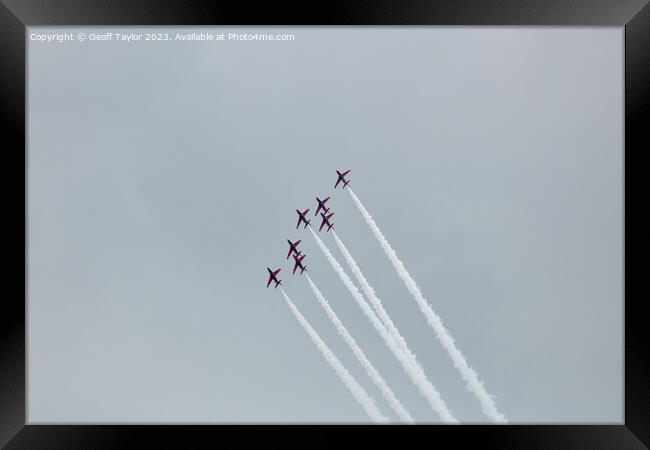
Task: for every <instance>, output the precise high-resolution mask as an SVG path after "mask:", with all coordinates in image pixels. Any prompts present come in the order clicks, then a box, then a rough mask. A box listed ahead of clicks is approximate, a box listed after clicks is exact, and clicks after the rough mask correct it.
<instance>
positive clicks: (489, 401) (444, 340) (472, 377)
mask: <svg viewBox="0 0 650 450" xmlns="http://www.w3.org/2000/svg"><path fill="white" fill-rule="evenodd" d="M348 192H349V193H350V196H351V197H352V200H353V201H354V203H355V205H356V206H357V208H358V209H359V211H360V212H361V215H362V216H363V218H364V219H365V220H366V222H367V223H368V225H369V226H370V229H371V230H372V232H373V234H374V235H375V237H376V238H377V240H378V241H379V243H380V244H381V246H382V248H383V249H384V252H385V253H386V255H387V256H388V259H389V260H390V262H391V263H392V264H393V267H394V268H395V271H396V272H397V274H398V275H399V277H400V278H401V279H402V281H403V282H404V284H405V285H406V288H407V289H408V291H409V292H410V293H411V295H412V296H413V298H414V299H415V301H416V302H417V304H418V306H419V308H420V311H422V314H424V316H425V318H426V320H427V322H428V324H429V326H431V328H433V330H434V332H435V334H436V337H437V338H438V340H439V341H440V343H441V344H442V346H443V347H444V349H445V350H446V351H447V353H448V354H449V356H450V358H451V360H452V362H453V363H454V366H455V367H456V369H458V371H459V372H460V375H461V377H462V378H463V380H464V381H465V383H467V389H468V390H469V391H470V392H471V393H472V394H474V396H475V397H476V398H477V399H478V401H479V402H480V404H481V409H482V410H483V413H484V414H485V415H486V416H487V417H488V418H489V419H490V420H492V421H493V422H496V423H507V419H506V417H505V416H504V415H503V414H501V413H500V412H499V411H498V410H497V407H496V404H495V403H494V399H493V398H492V396H491V395H490V394H488V392H487V391H486V389H485V387H484V386H483V383H482V382H481V381H480V380H479V378H478V375H477V374H476V372H475V371H474V369H472V368H471V367H470V366H469V364H468V363H467V360H466V359H465V356H463V354H462V353H461V352H460V350H459V349H458V347H456V343H455V342H454V339H453V337H452V336H451V335H450V334H449V331H447V329H446V328H445V326H444V324H443V323H442V319H441V318H440V316H438V314H436V313H435V311H433V308H432V307H431V305H429V303H428V302H427V300H426V299H425V298H424V296H423V295H422V292H421V291H420V288H419V287H418V285H417V284H416V283H415V280H413V278H412V277H411V275H410V274H409V273H408V271H407V270H406V267H404V263H402V261H400V259H399V258H398V257H397V253H396V252H395V250H393V248H392V247H391V246H390V244H389V243H388V241H387V240H386V238H385V237H384V235H383V234H382V232H381V230H380V229H379V227H378V226H377V224H376V223H375V221H374V220H373V218H372V216H371V215H370V213H368V211H367V210H366V208H364V206H363V205H362V204H361V201H360V200H359V197H357V196H356V195H355V194H354V192H353V191H352V189H348Z"/></svg>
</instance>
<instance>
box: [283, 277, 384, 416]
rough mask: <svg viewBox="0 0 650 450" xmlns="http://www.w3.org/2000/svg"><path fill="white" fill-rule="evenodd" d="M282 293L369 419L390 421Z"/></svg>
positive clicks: (285, 294)
mask: <svg viewBox="0 0 650 450" xmlns="http://www.w3.org/2000/svg"><path fill="white" fill-rule="evenodd" d="M280 291H281V292H282V295H283V296H284V299H285V301H286V302H287V305H289V308H290V309H291V311H292V312H293V314H294V316H296V319H298V322H300V325H302V327H303V328H304V329H305V331H306V332H307V334H308V335H309V337H310V338H311V340H312V341H313V342H314V344H315V345H316V347H317V348H318V350H320V351H321V353H322V354H323V357H324V358H325V360H326V361H327V363H328V364H329V365H330V366H331V367H332V369H334V371H335V372H336V373H337V375H338V376H339V377H340V378H341V380H342V381H343V383H344V384H345V385H346V386H347V388H348V389H349V390H350V392H352V395H353V396H354V398H355V399H356V400H357V401H358V402H359V404H360V405H361V407H362V408H363V410H364V411H365V412H366V414H368V417H370V419H371V420H372V421H374V422H378V423H386V422H388V419H386V417H384V416H383V415H382V414H381V413H380V412H379V409H377V405H375V402H374V400H373V399H372V398H371V397H370V396H369V395H368V394H367V393H366V391H365V390H364V389H363V387H361V385H360V384H359V383H358V382H357V380H356V379H355V378H354V377H353V376H352V375H351V374H350V372H348V371H347V369H346V368H345V367H343V364H341V361H339V359H338V358H337V357H336V356H335V355H334V353H332V351H331V350H330V349H329V347H328V346H327V345H326V344H325V342H323V340H322V339H321V338H320V336H318V333H316V330H314V329H313V328H312V327H311V325H309V322H307V319H305V317H304V316H303V315H302V314H301V313H300V311H298V308H296V305H294V304H293V302H292V301H291V300H290V299H289V296H288V295H287V293H286V292H284V289H282V288H280Z"/></svg>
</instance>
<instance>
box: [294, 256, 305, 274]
mask: <svg viewBox="0 0 650 450" xmlns="http://www.w3.org/2000/svg"><path fill="white" fill-rule="evenodd" d="M303 259H305V255H302V256H301V257H300V258H298V257H297V256H296V255H293V260H294V261H295V262H296V263H295V264H294V266H293V274H294V275H295V274H296V269H297V268H298V267H300V275H302V273H303V272H304V271H305V270H307V266H303V265H302V260H303Z"/></svg>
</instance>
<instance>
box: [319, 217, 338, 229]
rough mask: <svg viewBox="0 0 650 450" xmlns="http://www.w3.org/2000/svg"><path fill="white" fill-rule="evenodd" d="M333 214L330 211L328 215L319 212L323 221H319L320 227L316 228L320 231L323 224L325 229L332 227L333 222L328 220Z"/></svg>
mask: <svg viewBox="0 0 650 450" xmlns="http://www.w3.org/2000/svg"><path fill="white" fill-rule="evenodd" d="M333 215H334V213H330V214H328V215H325V214H323V213H320V216H321V217H322V218H323V221H322V222H321V224H320V228H319V229H318V231H321V230H322V229H323V226H325V225H326V224H327V231H329V230H331V229H332V227H334V224H333V223H330V220H329V219H330V217H332V216H333Z"/></svg>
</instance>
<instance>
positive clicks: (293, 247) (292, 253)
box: [266, 170, 350, 288]
mask: <svg viewBox="0 0 650 450" xmlns="http://www.w3.org/2000/svg"><path fill="white" fill-rule="evenodd" d="M348 173H350V170H346V171H345V172H340V171H338V170H337V171H336V174H337V175H338V178H337V180H336V183H335V184H334V189H336V188H337V187H338V186H339V184H340V183H342V186H341V189H345V187H346V186H347V185H348V184H349V183H350V180H348V179H346V178H345V177H346V176H347V174H348ZM329 199H330V197H325V198H324V199H322V200H321V199H320V198H318V197H316V203H317V207H316V211H315V212H314V217H318V216H319V215H320V217H321V224H320V227H319V228H318V231H319V232H320V231H322V230H323V227H325V226H326V227H327V230H326V231H329V230H331V229H332V228H334V223H333V222H332V221H331V219H332V217H333V216H334V213H333V212H330V209H331V208H328V207H327V202H328V201H329ZM310 209H311V208H307V209H306V210H304V211H300V210H299V209H296V213H298V222H297V223H296V229H298V228H300V225H303V230H304V229H305V228H307V226H309V225H311V220H310V219H309V218H308V215H307V214H308V213H309V211H310ZM300 242H302V241H301V240H300V239H298V240H297V241H296V242H291V240H290V239H287V243H288V244H289V253H287V258H286V259H289V258H290V257H293V262H294V265H293V274H294V275H295V274H296V270H298V269H300V275H302V273H303V272H304V271H305V270H307V266H306V265H305V264H304V263H303V260H304V259H305V256H306V255H305V254H304V253H302V252H301V251H300V250H298V244H300ZM266 270H267V271H268V273H269V279H268V281H267V282H266V287H267V288H268V287H269V286H270V285H271V283H275V286H274V288H277V287H278V286H279V285H282V280H280V279H279V278H278V274H279V273H280V271H281V270H282V269H281V268H278V269H276V270H271V269H270V268H269V267H267V268H266Z"/></svg>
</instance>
